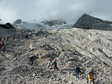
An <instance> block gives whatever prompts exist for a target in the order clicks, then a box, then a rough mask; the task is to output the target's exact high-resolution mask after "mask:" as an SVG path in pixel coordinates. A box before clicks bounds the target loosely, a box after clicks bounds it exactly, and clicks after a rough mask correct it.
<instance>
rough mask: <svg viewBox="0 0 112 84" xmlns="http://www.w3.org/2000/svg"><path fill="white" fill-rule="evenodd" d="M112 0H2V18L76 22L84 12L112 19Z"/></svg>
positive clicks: (11, 20) (0, 17)
mask: <svg viewBox="0 0 112 84" xmlns="http://www.w3.org/2000/svg"><path fill="white" fill-rule="evenodd" d="M111 3H112V0H0V19H2V20H3V21H5V22H14V21H15V20H16V19H22V20H24V21H33V20H37V21H41V20H46V19H62V20H66V21H67V22H75V21H76V20H77V19H78V18H79V17H80V16H81V15H82V14H84V13H87V14H89V15H92V16H95V17H98V18H101V19H103V20H110V21H112V17H111V16H112V11H111V8H112V4H111Z"/></svg>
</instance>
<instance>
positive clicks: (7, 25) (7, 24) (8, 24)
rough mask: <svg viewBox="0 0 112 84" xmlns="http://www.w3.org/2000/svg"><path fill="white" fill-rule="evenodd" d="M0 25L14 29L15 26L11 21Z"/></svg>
mask: <svg viewBox="0 0 112 84" xmlns="http://www.w3.org/2000/svg"><path fill="white" fill-rule="evenodd" d="M0 27H1V28H4V29H14V26H13V25H12V24H11V23H6V24H0Z"/></svg>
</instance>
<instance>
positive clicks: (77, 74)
mask: <svg viewBox="0 0 112 84" xmlns="http://www.w3.org/2000/svg"><path fill="white" fill-rule="evenodd" d="M75 72H76V77H77V78H78V79H79V73H80V72H81V70H80V67H79V66H78V65H77V66H76V69H75Z"/></svg>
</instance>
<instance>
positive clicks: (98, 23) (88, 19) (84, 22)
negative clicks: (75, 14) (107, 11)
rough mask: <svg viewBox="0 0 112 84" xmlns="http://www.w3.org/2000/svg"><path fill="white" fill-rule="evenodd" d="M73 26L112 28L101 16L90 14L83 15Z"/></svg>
mask: <svg viewBox="0 0 112 84" xmlns="http://www.w3.org/2000/svg"><path fill="white" fill-rule="evenodd" d="M73 27H78V28H83V29H99V30H100V29H101V30H111V27H110V26H109V25H108V24H107V23H105V22H104V21H103V20H101V19H99V18H95V17H92V16H90V15H87V14H84V15H82V16H81V17H80V18H79V19H78V21H77V22H76V23H75V24H74V26H73Z"/></svg>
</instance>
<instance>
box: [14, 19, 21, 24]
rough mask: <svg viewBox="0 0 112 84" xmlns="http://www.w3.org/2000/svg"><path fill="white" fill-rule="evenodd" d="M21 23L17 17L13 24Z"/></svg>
mask: <svg viewBox="0 0 112 84" xmlns="http://www.w3.org/2000/svg"><path fill="white" fill-rule="evenodd" d="M20 23H22V20H21V19H17V20H16V21H15V22H14V23H13V24H20Z"/></svg>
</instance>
